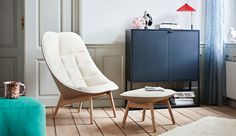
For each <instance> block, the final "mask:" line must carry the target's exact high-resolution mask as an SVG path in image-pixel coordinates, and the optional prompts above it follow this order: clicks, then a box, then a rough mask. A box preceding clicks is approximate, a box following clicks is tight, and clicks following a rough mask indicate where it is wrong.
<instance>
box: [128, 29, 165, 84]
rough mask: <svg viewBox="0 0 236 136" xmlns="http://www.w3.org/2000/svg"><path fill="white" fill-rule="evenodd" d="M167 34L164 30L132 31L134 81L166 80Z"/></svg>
mask: <svg viewBox="0 0 236 136" xmlns="http://www.w3.org/2000/svg"><path fill="white" fill-rule="evenodd" d="M167 35H168V33H167V32H166V31H136V32H135V33H133V35H132V38H133V39H135V40H133V44H132V45H133V47H132V52H133V54H132V73H133V76H132V79H133V80H134V81H157V80H158V81H167V80H168V46H166V45H167V44H168V36H167ZM150 58H151V59H150ZM160 64H161V65H160Z"/></svg>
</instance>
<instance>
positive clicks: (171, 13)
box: [80, 0, 205, 44]
mask: <svg viewBox="0 0 236 136" xmlns="http://www.w3.org/2000/svg"><path fill="white" fill-rule="evenodd" d="M80 2H81V3H80V16H81V22H80V24H81V25H80V28H81V29H80V30H81V31H80V34H82V36H83V38H84V40H85V42H86V43H88V44H114V43H119V44H120V43H124V36H125V29H130V28H131V22H132V19H133V18H134V17H136V16H143V13H144V11H145V10H147V11H148V12H149V13H150V14H151V15H152V16H153V19H154V23H153V26H154V25H156V24H159V23H162V22H176V23H178V24H180V25H181V26H182V28H184V29H189V28H190V13H189V12H176V10H177V9H178V8H179V7H180V6H182V5H183V4H185V3H188V4H189V5H191V6H192V7H194V8H195V9H196V12H194V13H193V24H194V29H200V30H201V41H202V42H204V33H203V32H204V27H205V16H202V15H205V0H80Z"/></svg>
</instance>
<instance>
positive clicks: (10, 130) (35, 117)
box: [0, 96, 46, 136]
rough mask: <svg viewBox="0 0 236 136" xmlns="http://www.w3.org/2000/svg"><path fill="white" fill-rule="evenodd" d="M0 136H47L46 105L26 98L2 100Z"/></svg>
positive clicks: (0, 106) (0, 99) (0, 104)
mask: <svg viewBox="0 0 236 136" xmlns="http://www.w3.org/2000/svg"><path fill="white" fill-rule="evenodd" d="M0 136H46V116H45V107H44V105H43V104H42V103H41V102H39V101H38V100H36V99H34V98H30V97H26V96H22V97H20V98H18V99H5V98H0Z"/></svg>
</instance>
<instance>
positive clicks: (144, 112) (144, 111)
mask: <svg viewBox="0 0 236 136" xmlns="http://www.w3.org/2000/svg"><path fill="white" fill-rule="evenodd" d="M145 115H146V108H143V117H142V121H144V120H145Z"/></svg>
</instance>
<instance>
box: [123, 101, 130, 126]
mask: <svg viewBox="0 0 236 136" xmlns="http://www.w3.org/2000/svg"><path fill="white" fill-rule="evenodd" d="M129 104H130V102H129V101H128V103H127V106H126V109H125V114H124V117H123V121H122V127H125V122H126V119H127V116H128V113H129Z"/></svg>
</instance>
